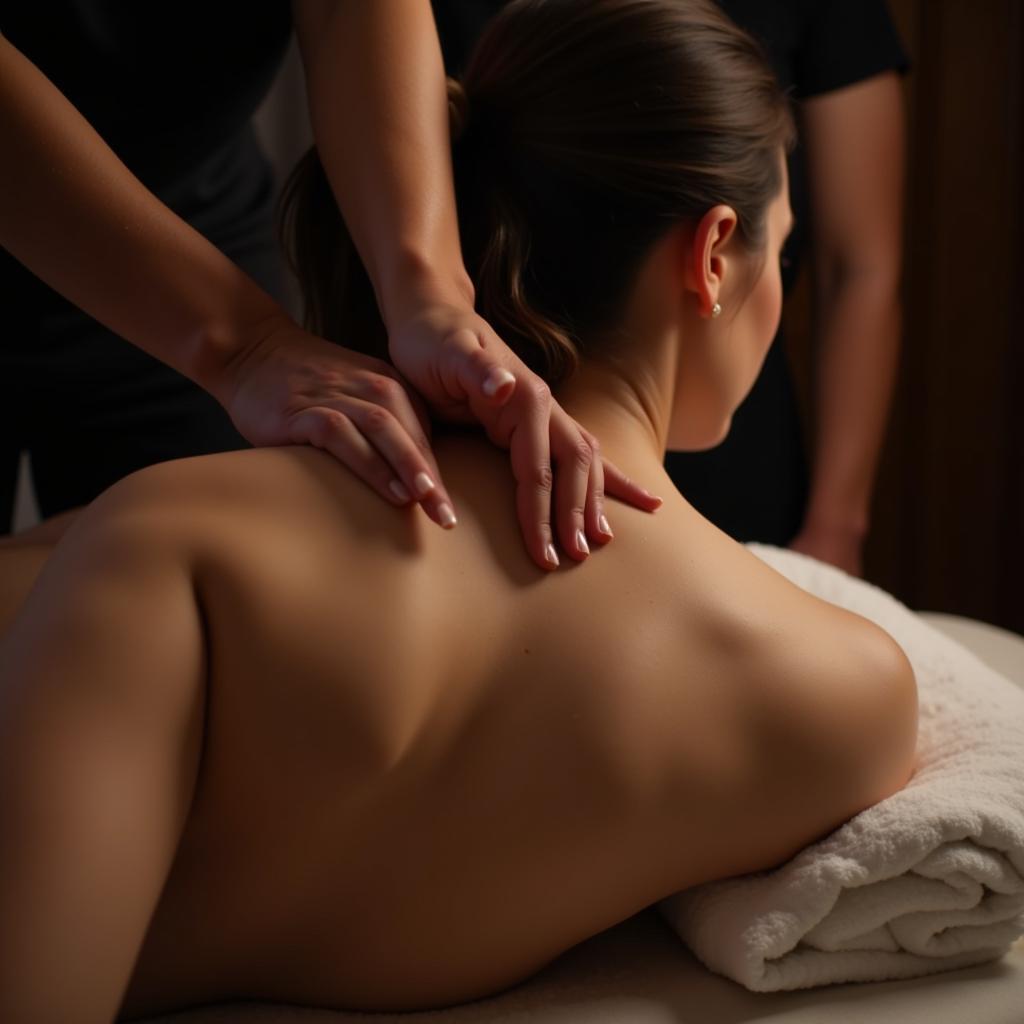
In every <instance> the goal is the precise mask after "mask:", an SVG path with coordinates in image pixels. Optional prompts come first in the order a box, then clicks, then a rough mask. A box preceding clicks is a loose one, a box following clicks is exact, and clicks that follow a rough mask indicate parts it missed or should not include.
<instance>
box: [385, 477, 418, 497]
mask: <svg viewBox="0 0 1024 1024" xmlns="http://www.w3.org/2000/svg"><path fill="white" fill-rule="evenodd" d="M388 488H389V489H390V491H391V493H392V494H393V495H394V496H395V497H396V498H397V499H398V500H399V501H412V495H411V494H410V493H409V492H408V491H407V490H406V489H405V487H404V485H403V484H402V481H401V480H392V481H391V483H389V484H388Z"/></svg>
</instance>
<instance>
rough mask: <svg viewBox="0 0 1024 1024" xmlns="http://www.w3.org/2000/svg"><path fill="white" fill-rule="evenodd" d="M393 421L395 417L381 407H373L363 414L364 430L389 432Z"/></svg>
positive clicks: (362, 424)
mask: <svg viewBox="0 0 1024 1024" xmlns="http://www.w3.org/2000/svg"><path fill="white" fill-rule="evenodd" d="M393 419H394V417H393V416H392V415H391V413H389V412H388V411H387V409H384V408H382V407H381V406H379V405H371V406H369V407H367V409H366V410H364V412H363V415H362V423H361V426H362V428H363V430H366V431H370V432H372V433H379V432H380V431H382V430H387V428H388V427H389V426H390V425H391V422H392V420H393Z"/></svg>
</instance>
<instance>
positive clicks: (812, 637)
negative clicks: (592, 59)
mask: <svg viewBox="0 0 1024 1024" xmlns="http://www.w3.org/2000/svg"><path fill="white" fill-rule="evenodd" d="M790 222H791V217H790V214H789V210H788V204H787V202H786V200H785V190H784V189H783V190H782V191H780V193H779V195H778V197H777V198H776V199H775V201H774V202H773V203H772V205H771V210H770V211H769V214H768V241H767V250H768V251H767V253H762V254H759V257H760V258H758V257H757V256H751V254H750V253H749V252H748V251H747V250H746V249H745V248H744V247H743V246H742V245H740V244H738V243H737V236H736V232H735V228H736V224H737V217H736V213H735V211H734V210H732V209H730V208H729V207H728V206H724V205H723V206H716V207H714V208H712V209H711V210H709V211H708V212H707V213H706V214H705V215H704V216H703V217H702V218H701V219H700V221H699V222H698V223H695V224H687V225H680V226H679V227H678V228H677V229H673V230H671V231H670V232H669V233H668V235H667V236H666V237H665V238H664V239H663V240H662V241H660V242H658V243H656V244H655V246H654V247H653V249H652V252H651V253H650V255H649V257H648V258H647V260H646V261H645V263H644V266H643V267H642V268H641V271H640V273H639V275H638V278H637V282H636V284H635V286H634V292H633V294H632V295H631V297H630V301H629V302H628V303H627V309H626V311H625V313H624V317H623V320H622V323H621V324H620V325H619V333H620V336H621V337H622V339H624V342H623V343H624V344H625V346H626V347H625V348H624V350H623V351H624V352H625V353H626V358H624V359H622V360H616V359H615V358H614V354H610V355H609V356H608V357H607V358H606V359H602V360H597V359H591V360H588V361H586V362H585V363H584V365H583V366H581V368H580V370H579V371H578V372H577V373H576V374H575V375H574V376H573V377H572V378H571V379H570V380H569V381H568V382H567V383H566V384H564V385H563V386H562V388H561V389H560V391H559V401H560V402H561V403H562V404H563V405H564V406H565V408H566V409H567V411H568V412H569V413H570V415H572V416H573V417H574V418H576V419H578V421H579V422H581V423H583V424H585V425H586V427H587V429H588V430H591V431H594V432H595V434H598V435H599V436H601V437H602V439H603V442H602V445H603V448H604V450H605V451H607V453H608V455H609V456H610V457H611V458H613V459H614V460H615V462H616V464H617V465H619V466H621V467H622V468H623V470H624V471H625V472H626V473H628V474H630V476H632V477H633V478H634V479H645V480H646V479H650V480H653V481H655V482H658V481H661V484H660V486H661V487H662V488H663V489H664V490H665V491H666V492H667V493H669V498H668V500H667V501H666V502H665V504H664V506H663V507H662V508H661V509H660V510H659V511H658V513H657V515H655V516H651V515H650V514H647V513H644V512H641V511H639V510H637V509H632V508H629V507H626V506H624V505H623V506H619V507H617V508H616V510H615V517H614V518H615V522H616V538H617V540H616V543H615V544H612V545H610V546H608V547H604V548H600V549H597V550H595V551H594V552H593V554H592V555H591V557H589V558H587V559H586V565H585V566H580V565H576V566H570V565H563V566H562V567H561V568H560V569H559V570H557V571H556V572H554V573H553V574H546V573H545V572H544V570H541V569H539V568H538V567H537V566H536V564H535V563H534V562H532V561H531V560H530V558H529V556H528V555H527V553H526V552H525V551H524V550H523V548H522V544H521V541H520V539H519V533H518V529H517V524H516V521H515V518H514V516H513V514H512V511H511V509H512V501H511V498H512V494H513V488H514V486H515V481H514V479H513V476H512V474H511V473H510V471H509V469H508V467H507V465H506V462H505V460H504V458H503V456H502V455H501V453H500V452H497V451H496V450H495V449H494V447H493V446H492V445H490V444H489V443H487V442H486V441H485V440H484V439H482V438H480V437H474V436H467V435H460V434H449V435H439V436H438V437H437V438H436V439H435V446H434V447H435V453H436V455H437V458H438V464H439V466H440V468H441V470H442V472H443V473H444V478H445V480H446V481H447V482H448V487H449V490H450V493H451V495H452V497H453V499H454V500H456V501H457V502H458V503H459V507H460V508H461V509H462V515H461V518H460V526H459V529H458V530H456V531H453V532H447V533H446V532H442V531H439V530H436V529H433V528H432V527H430V526H429V524H428V523H427V521H426V519H425V518H424V517H423V516H421V515H420V514H419V513H418V512H416V511H415V510H413V509H411V508H405V509H399V508H389V507H387V506H384V507H382V506H381V502H380V501H379V499H378V497H377V496H376V495H375V494H373V493H372V492H371V491H370V490H368V489H367V488H365V487H364V486H363V485H362V483H361V482H360V481H359V480H358V479H356V477H354V476H353V475H352V474H350V473H349V472H347V471H346V470H345V469H344V468H342V467H341V466H339V465H338V464H337V462H336V461H335V460H332V459H330V458H329V457H328V456H327V455H326V454H324V453H321V452H316V451H313V450H309V449H306V448H267V449H260V450H255V451H245V452H233V453H228V454H224V455H215V456H208V457H204V458H197V459H185V460H180V461H177V462H172V463H165V464H163V465H161V466H155V467H151V468H149V469H146V470H143V471H142V472H140V473H137V474H134V475H132V476H130V477H128V478H127V479H125V480H124V481H122V482H120V483H119V484H117V485H116V486H115V487H113V488H111V489H110V490H108V491H107V492H105V493H104V494H103V495H101V496H100V497H99V498H98V499H97V500H96V501H95V502H93V503H92V504H91V505H90V506H89V507H88V508H87V509H86V510H85V511H84V512H83V513H82V514H81V516H80V517H79V518H78V519H77V520H76V521H75V522H74V523H73V525H72V526H71V527H70V528H69V529H68V531H67V533H66V534H64V536H63V537H62V538H61V539H60V541H59V543H58V544H57V546H56V547H55V548H54V549H53V551H52V554H50V556H49V558H48V559H47V560H46V561H45V565H44V567H43V569H42V571H41V572H40V573H39V576H38V579H35V582H34V583H32V579H33V576H34V573H35V572H36V571H37V567H38V565H39V564H41V563H42V561H43V559H44V557H45V544H44V545H42V549H43V553H41V551H40V545H39V544H37V545H35V547H34V548H33V547H32V546H31V545H30V544H27V543H26V542H24V541H23V542H21V543H16V544H11V545H5V546H3V547H0V559H7V560H8V561H9V562H10V564H11V566H12V567H13V568H16V571H13V572H11V573H9V574H8V573H5V572H0V579H8V578H10V579H12V580H13V581H14V584H13V587H14V588H16V589H17V590H18V593H15V594H14V595H13V596H8V597H7V598H6V599H5V601H4V602H0V605H6V607H8V608H9V609H11V610H14V609H16V608H17V607H18V605H19V603H20V600H21V597H22V596H23V595H24V591H25V589H26V588H27V587H29V586H31V589H30V590H29V592H28V597H27V598H26V599H25V600H24V604H23V605H22V606H21V608H20V611H18V612H17V614H16V615H15V617H14V620H13V622H11V624H10V626H9V627H8V629H7V631H6V633H5V634H4V636H3V637H2V640H0V1019H2V1020H32V1021H34V1022H36V1021H53V1022H54V1024H56V1022H63V1021H66V1020H70V1019H73V1020H75V1021H81V1022H82V1024H90V1022H93V1021H95V1022H107V1021H110V1020H112V1019H113V1018H114V1017H115V1016H116V1015H117V1014H118V1013H119V1012H120V1014H121V1015H122V1016H126V1017H131V1016H137V1015H141V1014H152V1013H156V1012H161V1011H164V1010H169V1009H173V1008H176V1007H180V1006H185V1005H189V1004H194V1003H200V1002H210V1001H216V1000H221V999H228V998H232V997H250V998H264V999H274V1000H283V1001H287V1002H293V1003H299V1004H313V1005H323V1006H332V1007H342V1008H355V1009H415V1008H429V1007H436V1006H444V1005H450V1004H452V1003H456V1002H460V1001H464V1000H467V999H472V998H477V997H481V996H484V995H487V994H490V993H493V992H496V991H499V990H500V989H502V988H504V987H507V986H508V985H510V984H513V983H515V982H517V981H520V980H522V979H524V978H526V977H528V976H529V975H530V974H532V973H533V972H535V971H536V970H537V969H538V968H539V967H541V966H543V965H544V964H546V963H548V962H549V961H550V960H552V959H553V958H554V957H556V956H558V955H559V954H560V953H562V952H563V951H564V950H566V949H567V948H569V947H571V946H572V945H574V944H576V943H577V942H579V941H581V940H582V939H584V938H586V937H588V936H590V935H593V934H595V933H596V932H598V931H601V930H602V929H604V928H606V927H608V926H609V925H612V924H614V923H615V922H617V921H620V920H622V919H623V918H625V917H628V916H630V915H631V914H633V913H635V912H636V911H638V910H640V909H642V908H643V907H645V906H648V905H650V904H651V903H653V902H655V901H656V900H658V899H660V898H662V897H664V896H667V895H669V894H670V893H673V892H677V891H679V890H682V889H685V888H688V887H690V886H692V885H697V884H699V883H701V882H706V881H709V880H712V879H717V878H725V877H729V876H731V875H735V874H740V873H745V872H750V871H757V870H765V869H768V868H771V867H773V866H776V865H778V864H780V863H781V862H783V861H785V860H786V859H788V858H789V857H790V856H792V855H793V854H794V853H796V852H797V851H798V850H799V849H801V848H802V847H803V846H805V845H807V843H809V842H811V841H812V840H814V839H816V838H818V837H820V836H822V835H824V834H826V833H827V832H829V831H831V830H832V829H834V828H835V827H837V826H838V825H839V824H841V823H842V822H843V821H845V820H847V819H848V818H849V817H850V816H852V815H853V814H854V813H856V812H857V811H859V810H861V809H863V808H865V807H867V806H870V805H871V804H873V803H876V802H877V801H878V800H881V799H883V798H884V797H885V796H888V795H889V794H890V793H892V792H894V791H895V790H897V789H899V788H900V787H901V786H903V785H904V784H905V783H906V781H907V779H908V777H909V775H910V773H911V770H912V765H913V756H914V747H915V741H916V726H917V693H916V686H915V681H914V676H913V670H912V668H911V667H910V664H909V662H908V661H907V659H906V657H905V656H904V654H903V652H902V651H901V650H900V648H899V646H898V645H897V644H896V642H895V641H894V640H893V639H892V638H891V637H889V635H888V634H887V633H885V632H884V631H883V630H881V629H879V628H878V627H877V626H875V625H873V624H872V623H869V622H868V621H866V620H864V619H862V618H860V617H859V616H856V615H853V614H851V613H849V612H846V611H843V610H841V609H839V608H837V607H835V606H833V605H830V604H828V603H826V602H823V601H821V600H818V599H817V598H815V597H813V596H812V595H810V594H808V593H806V592H805V591H803V590H801V589H800V588H798V587H796V586H794V585H793V584H791V583H790V582H789V581H788V580H786V579H785V578H784V577H783V576H781V575H780V574H778V573H777V572H775V571H774V570H773V569H771V568H770V567H768V566H767V565H766V564H765V563H763V562H761V561H760V560H759V559H757V558H756V557H755V556H754V555H753V554H752V553H751V552H749V551H747V550H746V549H745V548H744V547H743V546H742V545H740V544H737V543H736V542H735V541H733V540H732V539H731V538H729V537H728V536H726V535H725V534H724V533H722V532H721V531H720V530H718V529H717V528H716V527H714V526H713V525H712V524H711V523H709V522H708V521H707V520H705V519H703V518H702V517H701V516H699V515H698V514H697V513H696V512H695V510H694V509H693V508H692V507H691V506H690V505H689V504H688V503H687V502H686V500H685V498H683V497H682V496H681V495H679V494H677V493H675V492H673V491H672V489H671V487H670V486H669V481H668V477H667V475H666V474H665V471H664V468H663V465H662V459H663V455H664V451H665V448H666V445H667V444H668V443H672V444H674V445H676V446H679V447H690V448H700V447H710V446H712V445H713V444H715V443H717V442H718V441H719V440H720V439H721V437H723V436H724V434H725V433H726V432H727V431H728V428H729V418H730V416H731V414H732V411H733V410H734V409H735V407H736V405H737V404H738V403H739V402H740V401H741V400H742V398H743V397H744V396H745V394H746V393H747V392H748V391H749V388H750V386H751V384H752V383H753V380H754V379H755V377H756V374H757V372H758V369H759V367H760V365H761V362H762V361H763V358H764V352H765V350H766V348H767V346H768V345H769V344H770V341H771V337H772V335H773V334H774V330H775V326H776V324H777V323H778V316H779V308H780V306H781V284H780V281H779V276H778V264H777V260H778V254H779V251H780V249H781V245H782V239H783V238H784V236H785V233H786V231H787V230H788V229H789V224H790ZM716 305H718V306H721V307H722V308H723V309H724V310H727V312H725V313H722V314H718V315H716V314H713V313H712V310H713V309H714V307H715V306H716ZM47 529H48V530H50V531H53V532H55V533H56V532H57V531H58V530H59V526H52V527H48V528H47ZM576 557H577V558H579V559H581V560H582V559H583V558H584V557H585V556H584V555H583V554H582V553H581V552H577V553H576ZM15 561H17V565H15ZM4 568H5V567H4V565H3V563H2V562H0V570H2V569H4ZM19 595H20V596H19Z"/></svg>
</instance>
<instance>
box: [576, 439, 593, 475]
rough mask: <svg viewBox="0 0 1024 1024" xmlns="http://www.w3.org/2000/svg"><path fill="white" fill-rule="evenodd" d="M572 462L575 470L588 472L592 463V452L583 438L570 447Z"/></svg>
mask: <svg viewBox="0 0 1024 1024" xmlns="http://www.w3.org/2000/svg"><path fill="white" fill-rule="evenodd" d="M572 461H573V465H575V467H576V468H577V469H581V470H588V469H590V466H591V464H592V463H593V461H594V450H593V448H591V447H590V443H589V442H588V441H587V439H586V438H585V437H581V438H580V439H579V441H577V442H576V443H575V444H574V445H573V447H572Z"/></svg>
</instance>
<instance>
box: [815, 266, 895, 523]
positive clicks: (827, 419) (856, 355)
mask: <svg viewBox="0 0 1024 1024" xmlns="http://www.w3.org/2000/svg"><path fill="white" fill-rule="evenodd" d="M818 305H819V308H820V309H821V310H822V313H821V316H820V323H819V335H820V341H819V344H818V346H817V350H818V352H819V356H818V364H817V369H816V375H815V376H816V381H815V383H816V393H815V407H816V420H817V430H816V435H817V439H816V444H815V451H814V458H813V470H812V476H811V493H810V500H809V504H808V511H807V517H806V518H807V521H808V522H814V523H818V524H825V525H828V526H830V527H833V528H838V529H841V530H844V531H848V532H852V533H854V534H856V535H858V536H863V535H864V534H865V533H866V532H867V529H868V525H869V518H870V508H871V496H872V492H873V489H874V482H875V474H876V471H877V468H878V462H879V458H880V455H881V447H882V441H883V439H884V437H885V430H886V425H887V422H888V418H889V411H890V408H891V404H892V396H893V390H894V387H895V382H896V376H897V372H898V369H899V353H900V331H901V309H900V299H899V289H898V284H897V282H896V280H895V277H894V276H892V275H872V274H870V273H863V274H860V275H850V276H848V277H846V278H843V277H840V278H838V280H837V281H836V283H835V284H834V285H832V286H831V290H830V291H823V292H822V293H821V295H820V298H819V303H818Z"/></svg>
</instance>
